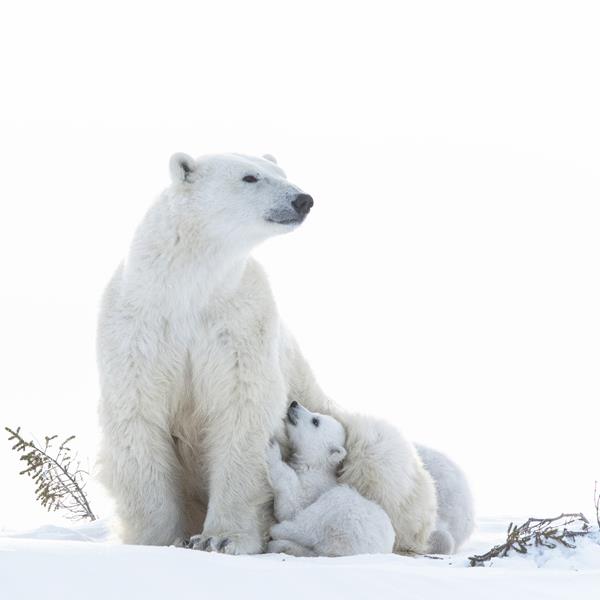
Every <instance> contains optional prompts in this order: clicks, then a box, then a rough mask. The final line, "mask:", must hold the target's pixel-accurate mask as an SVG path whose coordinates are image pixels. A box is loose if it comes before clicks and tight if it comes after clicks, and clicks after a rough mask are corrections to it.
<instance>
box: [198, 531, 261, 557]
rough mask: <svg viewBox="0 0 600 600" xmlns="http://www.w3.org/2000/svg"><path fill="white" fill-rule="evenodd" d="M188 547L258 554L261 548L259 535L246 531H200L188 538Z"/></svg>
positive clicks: (211, 550) (227, 552)
mask: <svg viewBox="0 0 600 600" xmlns="http://www.w3.org/2000/svg"><path fill="white" fill-rule="evenodd" d="M189 548H192V549H193V550H202V551H204V552H220V553H221V554H259V553H261V552H262V550H263V548H262V541H261V538H260V536H258V535H252V534H248V533H222V534H219V533H217V534H210V533H200V534H198V535H193V536H192V537H191V538H190V541H189Z"/></svg>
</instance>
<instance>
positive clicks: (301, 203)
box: [292, 194, 314, 216]
mask: <svg viewBox="0 0 600 600" xmlns="http://www.w3.org/2000/svg"><path fill="white" fill-rule="evenodd" d="M313 204H314V202H313V199H312V196H310V195H309V194H298V195H297V196H296V198H295V199H294V200H293V201H292V206H293V207H294V210H295V211H296V212H297V213H298V214H299V215H302V216H304V215H307V214H308V213H309V212H310V209H311V208H312V205H313Z"/></svg>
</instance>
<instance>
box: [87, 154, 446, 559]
mask: <svg viewBox="0 0 600 600" xmlns="http://www.w3.org/2000/svg"><path fill="white" fill-rule="evenodd" d="M171 175H172V183H171V185H170V186H169V187H168V188H167V189H166V190H165V191H164V192H163V193H162V194H161V195H160V197H159V198H158V200H157V201H156V202H155V203H154V204H153V205H152V207H151V208H150V209H149V211H148V212H147V214H146V216H145V217H144V219H143V221H142V223H141V224H140V226H139V227H138V229H137V231H136V233H135V237H134V239H133V243H132V244H131V247H130V250H129V254H128V256H127V258H126V260H125V261H124V262H123V263H122V264H121V265H120V266H119V268H118V269H117V271H116V272H115V274H114V276H113V278H112V279H111V281H110V283H109V284H108V287H107V289H106V292H105V294H104V297H103V300H102V307H101V311H100V318H99V326H98V341H97V346H98V365H99V375H100V386H101V400H100V406H99V417H100V424H101V429H102V439H101V451H100V457H99V466H100V477H101V479H102V481H103V482H104V484H105V485H106V486H107V488H108V490H109V492H110V493H111V494H112V496H113V497H114V499H115V505H116V512H117V515H118V517H119V520H120V523H121V537H122V539H123V540H124V541H125V542H127V543H133V544H157V545H164V544H173V543H176V542H177V541H178V540H181V539H185V538H188V537H190V536H191V535H192V534H198V533H199V535H200V539H199V540H198V546H199V547H201V548H203V549H207V550H214V551H218V552H225V553H230V554H249V553H259V552H261V551H263V550H264V549H265V546H266V542H267V539H268V532H269V527H270V525H271V524H272V522H273V514H272V504H271V500H272V497H271V489H270V486H269V485H268V481H267V467H266V461H265V452H264V449H265V447H266V446H267V444H268V441H269V440H270V439H271V438H272V437H273V436H276V437H278V438H280V439H282V440H283V439H284V436H283V417H284V415H285V412H286V410H287V407H288V405H289V403H290V402H291V401H294V400H295V401H297V402H301V403H302V404H303V405H305V406H306V407H307V408H308V409H309V410H311V411H316V412H320V413H323V414H328V415H331V416H333V417H335V418H336V419H337V420H339V421H340V422H341V423H342V424H343V426H344V428H345V430H346V433H347V439H346V448H347V457H346V460H345V461H344V466H343V469H342V472H341V474H340V481H341V482H342V483H346V484H348V485H350V486H352V487H353V488H355V489H356V490H358V492H359V493H360V494H362V495H363V496H364V497H365V498H368V499H370V500H372V501H374V502H376V503H377V504H379V505H380V506H381V507H382V508H383V509H384V510H385V512H386V513H387V514H388V515H389V517H390V519H391V521H392V524H393V526H394V530H395V534H396V541H395V545H394V549H395V551H397V552H411V551H413V552H423V551H426V550H427V549H428V538H429V535H430V533H431V532H432V530H433V528H434V525H435V521H436V514H437V507H436V492H435V487H434V483H433V480H432V478H431V476H430V475H429V473H428V472H427V471H426V470H425V468H424V467H423V465H422V463H421V460H420V459H419V457H418V455H417V453H416V450H415V448H414V446H413V445H412V444H410V443H408V442H407V441H406V440H405V439H404V438H403V437H402V436H401V435H400V434H399V432H398V431H397V430H396V429H394V428H393V427H392V426H390V425H388V424H386V423H385V422H382V421H379V420H376V419H372V418H368V417H364V416H359V415H352V414H348V413H347V412H345V411H343V410H342V409H340V408H339V407H337V406H336V405H335V404H333V403H332V402H331V401H330V400H329V399H328V398H327V396H325V394H324V393H323V392H322V391H321V389H320V388H319V386H318V385H317V383H316V381H315V378H314V377H313V374H312V372H311V370H310V368H309V367H308V364H307V363H306V361H305V360H304V358H303V356H302V354H301V353H300V350H299V349H298V346H297V344H296V342H295V341H294V338H293V337H292V336H291V335H290V334H289V332H288V331H287V330H286V329H285V328H284V326H283V325H282V323H281V321H280V319H279V315H278V314H277V309H276V305H275V301H274V299H273V297H272V295H271V289H270V287H269V283H268V280H267V277H266V275H265V273H264V271H263V270H262V269H261V267H260V266H259V265H258V263H257V262H255V261H254V260H253V259H252V258H251V257H250V253H251V251H252V249H253V248H254V247H255V246H256V245H257V244H259V243H260V242H262V241H263V240H265V239H267V238H269V237H271V236H274V235H277V234H281V233H286V232H289V231H292V230H293V229H295V228H296V227H298V226H299V225H300V224H301V223H302V222H303V220H304V219H305V217H306V215H307V214H308V212H309V211H310V209H311V207H312V205H313V200H312V198H311V197H310V196H309V195H308V194H306V193H304V192H303V191H302V190H301V189H300V188H299V187H298V186H296V185H294V184H292V183H290V182H289V181H288V180H287V179H286V176H285V174H284V172H283V171H282V170H281V169H280V168H279V167H278V166H277V164H275V162H274V161H273V160H272V157H265V158H254V157H250V156H242V155H237V154H222V155H209V156H204V157H201V158H199V159H197V160H194V159H192V158H191V157H189V156H187V155H184V154H176V155H175V156H173V158H172V159H171Z"/></svg>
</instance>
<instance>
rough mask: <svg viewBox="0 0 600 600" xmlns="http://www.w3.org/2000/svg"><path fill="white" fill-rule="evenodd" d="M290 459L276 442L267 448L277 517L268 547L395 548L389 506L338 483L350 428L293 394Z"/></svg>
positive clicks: (319, 552) (301, 550) (308, 552)
mask: <svg viewBox="0 0 600 600" xmlns="http://www.w3.org/2000/svg"><path fill="white" fill-rule="evenodd" d="M286 431H287V436H288V440H289V442H290V450H291V452H292V455H291V459H290V460H289V462H287V463H286V462H284V461H283V460H282V458H281V449H280V447H279V444H278V443H277V442H273V443H272V444H271V445H270V446H269V449H268V452H267V463H268V466H269V478H270V481H271V485H272V486H273V492H274V495H275V498H274V508H275V518H276V519H277V521H278V523H277V524H276V525H274V526H273V527H271V538H272V541H270V542H269V544H268V546H267V551H268V552H272V553H279V552H282V553H285V554H292V555H294V556H349V555H352V554H384V553H390V552H392V550H393V548H394V538H395V533H394V528H393V526H392V523H391V521H390V518H389V517H388V516H387V514H386V513H385V511H384V510H383V509H382V508H381V507H380V506H379V505H377V504H375V502H372V501H371V500H367V499H366V498H365V497H364V496H361V495H360V494H359V493H358V492H357V491H356V490H355V489H354V488H351V487H350V486H348V485H343V484H340V483H339V482H338V480H337V471H338V469H339V467H340V465H341V463H342V461H343V460H344V458H345V456H346V449H345V447H344V446H345V443H346V432H345V431H344V428H343V426H342V425H341V424H340V422H339V421H336V420H335V419H334V418H333V417H330V416H328V415H322V414H319V413H314V412H310V411H308V410H306V409H305V408H304V407H303V406H302V405H301V404H298V402H296V401H295V400H294V401H293V402H292V403H291V404H290V406H289V408H288V412H287V419H286Z"/></svg>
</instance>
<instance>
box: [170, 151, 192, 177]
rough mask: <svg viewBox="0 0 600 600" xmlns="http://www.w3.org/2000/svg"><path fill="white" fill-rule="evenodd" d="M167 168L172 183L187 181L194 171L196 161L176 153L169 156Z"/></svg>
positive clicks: (181, 153)
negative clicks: (169, 171)
mask: <svg viewBox="0 0 600 600" xmlns="http://www.w3.org/2000/svg"><path fill="white" fill-rule="evenodd" d="M169 168H170V170H171V179H173V182H174V183H181V182H183V181H189V178H190V175H191V174H192V173H193V172H194V170H195V169H196V161H195V160H194V159H193V158H192V157H191V156H188V155H187V154H184V153H183V152H177V154H173V156H171V160H170V162H169Z"/></svg>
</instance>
